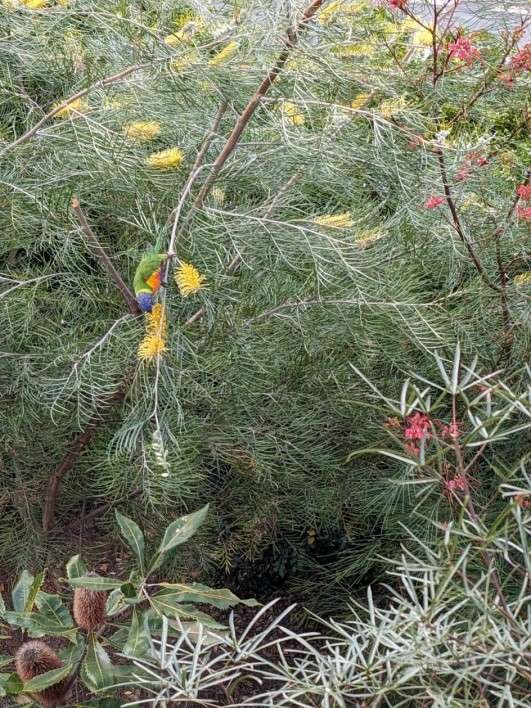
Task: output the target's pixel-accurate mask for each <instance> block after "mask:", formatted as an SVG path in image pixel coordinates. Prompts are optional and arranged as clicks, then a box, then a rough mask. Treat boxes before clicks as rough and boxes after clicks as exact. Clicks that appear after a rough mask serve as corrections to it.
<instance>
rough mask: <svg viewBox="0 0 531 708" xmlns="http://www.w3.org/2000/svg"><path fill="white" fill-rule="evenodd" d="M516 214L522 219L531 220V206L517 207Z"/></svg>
mask: <svg viewBox="0 0 531 708" xmlns="http://www.w3.org/2000/svg"><path fill="white" fill-rule="evenodd" d="M516 216H517V217H518V218H519V219H522V221H531V207H524V206H518V207H516Z"/></svg>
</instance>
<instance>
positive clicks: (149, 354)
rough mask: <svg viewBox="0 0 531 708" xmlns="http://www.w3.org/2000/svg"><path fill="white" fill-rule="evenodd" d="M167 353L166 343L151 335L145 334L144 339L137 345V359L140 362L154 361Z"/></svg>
mask: <svg viewBox="0 0 531 708" xmlns="http://www.w3.org/2000/svg"><path fill="white" fill-rule="evenodd" d="M166 351H168V349H167V347H166V342H165V341H164V339H163V338H162V337H158V336H157V335H153V334H146V336H145V337H144V339H143V340H142V341H141V342H140V344H139V345H138V352H137V357H138V359H140V360H141V361H146V360H150V359H155V357H157V356H160V355H161V354H163V353H164V352H166Z"/></svg>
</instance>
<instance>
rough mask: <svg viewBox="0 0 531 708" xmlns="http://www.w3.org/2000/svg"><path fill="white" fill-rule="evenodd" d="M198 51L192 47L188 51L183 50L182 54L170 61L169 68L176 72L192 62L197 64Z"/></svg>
mask: <svg viewBox="0 0 531 708" xmlns="http://www.w3.org/2000/svg"><path fill="white" fill-rule="evenodd" d="M199 59H200V57H199V52H198V51H197V50H196V49H192V50H190V51H189V52H185V53H184V54H182V56H180V57H178V58H177V59H174V60H173V61H172V62H171V63H170V68H171V69H173V71H176V72H177V73H178V72H180V71H183V69H187V68H188V67H189V66H191V65H192V64H197V63H198V62H199Z"/></svg>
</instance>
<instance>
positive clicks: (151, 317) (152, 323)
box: [146, 302, 168, 339]
mask: <svg viewBox="0 0 531 708" xmlns="http://www.w3.org/2000/svg"><path fill="white" fill-rule="evenodd" d="M146 317H147V319H146V332H147V334H150V335H152V336H158V337H162V339H166V338H167V336H168V322H167V320H166V311H165V310H164V305H163V304H162V303H160V302H157V303H155V305H153V309H152V310H151V312H149V313H148V314H147V316H146Z"/></svg>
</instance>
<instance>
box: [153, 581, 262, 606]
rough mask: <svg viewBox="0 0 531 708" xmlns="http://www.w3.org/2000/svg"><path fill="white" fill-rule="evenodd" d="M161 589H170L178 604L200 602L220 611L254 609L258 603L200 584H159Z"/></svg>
mask: <svg viewBox="0 0 531 708" xmlns="http://www.w3.org/2000/svg"><path fill="white" fill-rule="evenodd" d="M160 586H161V587H164V588H168V589H171V590H172V591H173V594H174V595H175V597H176V598H178V600H177V601H178V602H201V603H205V604H208V605H212V606H213V607H218V608H219V609H220V610H227V609H228V608H229V607H234V606H235V605H238V604H242V605H247V607H256V606H257V605H258V604H259V603H258V602H257V601H256V600H255V599H253V598H251V599H249V600H240V598H239V597H237V596H236V595H235V594H234V593H233V592H231V591H230V590H228V589H227V588H210V587H208V586H207V585H202V584H201V583H191V584H190V585H186V584H183V583H160Z"/></svg>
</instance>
